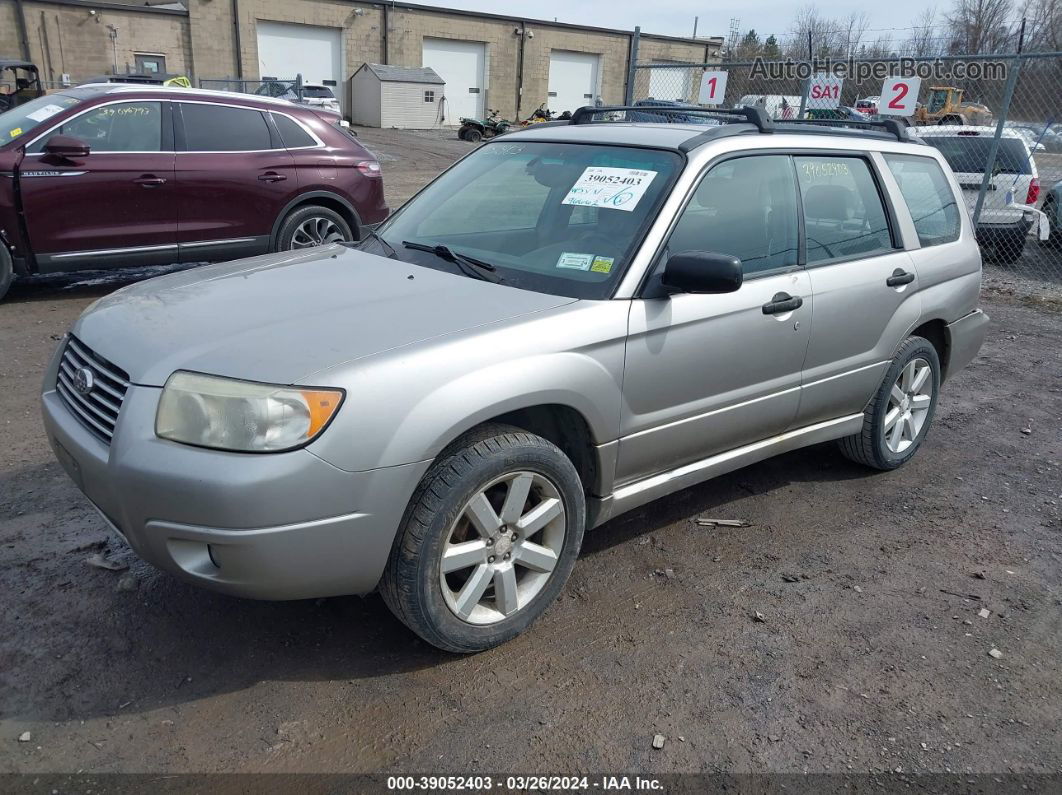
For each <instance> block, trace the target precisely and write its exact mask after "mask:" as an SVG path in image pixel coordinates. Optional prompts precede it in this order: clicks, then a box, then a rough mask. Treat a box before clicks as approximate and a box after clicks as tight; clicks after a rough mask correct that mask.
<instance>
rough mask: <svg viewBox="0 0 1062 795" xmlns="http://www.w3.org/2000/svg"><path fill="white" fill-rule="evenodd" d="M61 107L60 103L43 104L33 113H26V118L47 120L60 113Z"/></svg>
mask: <svg viewBox="0 0 1062 795" xmlns="http://www.w3.org/2000/svg"><path fill="white" fill-rule="evenodd" d="M62 112H63V108H62V106H61V105H45V106H44V107H43V108H37V110H35V111H33V113H27V114H26V118H27V119H33V120H34V121H47V120H48V119H50V118H51V117H52V116H54V115H55V114H56V113H62Z"/></svg>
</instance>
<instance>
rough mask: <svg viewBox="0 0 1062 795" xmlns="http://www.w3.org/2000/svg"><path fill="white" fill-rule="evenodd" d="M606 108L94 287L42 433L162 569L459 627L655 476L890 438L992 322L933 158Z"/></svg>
mask: <svg viewBox="0 0 1062 795" xmlns="http://www.w3.org/2000/svg"><path fill="white" fill-rule="evenodd" d="M625 112H626V111H624V110H623V109H610V108H592V109H584V111H580V112H579V113H577V114H576V117H575V118H574V119H573V123H571V124H567V125H564V124H561V125H546V124H544V125H537V126H535V127H533V128H530V129H527V130H522V131H519V132H515V133H511V134H508V135H505V136H501V137H499V138H497V139H495V140H494V141H492V142H490V143H488V144H485V145H484V146H482V147H480V148H479V149H477V150H475V151H474V152H473V153H471V154H470V155H468V156H467V157H465V158H464V159H462V160H460V161H459V162H458V163H456V164H455V165H454V166H452V167H451V168H450V169H449V170H447V171H446V172H444V173H443V174H442V175H441V176H439V177H438V178H437V179H436V180H434V181H433V182H432V183H430V184H429V185H428V186H427V187H425V188H424V189H423V190H422V191H421V192H420V193H419V194H418V195H417V196H416V197H415V198H413V199H412V200H411V201H410V202H409V203H407V204H406V205H405V206H404V207H403V208H402V209H401V210H399V211H398V212H397V213H395V215H393V216H392V217H391V218H390V219H389V220H387V221H386V222H385V223H384V224H383V225H382V226H380V227H379V228H378V229H377V230H376V231H375V232H372V233H370V234H369V235H368V236H367V237H366V238H365V239H363V240H362V241H361V242H359V243H357V244H354V245H349V246H346V245H329V246H322V247H320V248H316V249H311V250H304V251H299V252H283V253H279V254H271V255H267V256H263V257H257V258H254V259H247V260H243V261H238V262H230V263H227V264H223V265H217V266H212V267H206V268H200V269H196V270H192V271H185V272H182V273H175V274H172V275H169V276H164V277H161V278H157V279H152V280H150V281H146V282H143V283H141V284H137V285H133V286H130V287H127V288H125V289H123V290H119V291H118V292H116V293H114V294H112V295H110V296H108V297H106V298H103V299H101V300H100V301H98V302H96V303H95V304H94V305H93V306H91V307H90V308H89V309H88V310H86V312H85V313H84V314H83V315H82V316H81V318H80V319H79V320H78V321H77V322H76V324H75V325H74V327H73V329H72V330H71V331H70V333H69V334H68V335H67V336H66V338H65V339H64V340H63V342H62V344H61V345H60V346H59V349H58V351H57V352H56V356H55V358H54V360H53V361H52V363H51V366H50V368H49V370H48V372H47V374H46V376H45V382H44V390H43V392H44V393H43V411H44V420H45V426H46V428H47V432H48V437H49V440H50V442H51V444H52V447H53V449H54V450H55V453H56V455H57V457H58V459H59V460H60V461H61V462H62V464H63V466H64V468H65V469H66V471H67V472H68V473H69V475H70V476H71V477H72V478H73V479H74V481H75V482H76V483H77V485H78V487H79V488H80V489H81V490H82V491H84V493H85V494H86V495H87V496H88V498H89V499H90V500H91V501H92V502H93V504H94V505H95V506H96V507H97V508H98V509H99V511H100V513H101V514H102V515H103V516H104V517H105V518H106V520H107V522H108V523H109V524H110V525H111V526H112V527H113V529H115V530H116V531H117V532H118V533H119V534H121V536H122V537H123V538H125V539H126V540H127V541H128V543H129V544H130V545H131V546H132V548H133V549H134V550H135V551H136V552H137V553H138V554H139V555H140V556H141V557H143V558H144V559H145V560H147V561H149V562H151V563H153V564H154V565H156V566H158V567H160V568H162V569H165V570H167V571H170V572H172V573H174V574H175V575H177V576H179V577H182V578H184V579H186V580H188V581H190V582H193V583H196V584H199V585H202V586H205V587H208V588H213V589H216V590H219V591H224V592H226V593H230V594H236V595H239V596H246V597H252V598H259V599H300V598H306V597H321V596H331V595H338V594H365V593H368V592H371V591H373V590H376V589H378V590H379V591H380V592H381V593H382V595H383V598H384V599H385V601H386V602H387V604H388V605H389V606H390V608H391V609H392V610H393V611H394V613H395V614H396V615H397V616H398V617H399V618H400V619H401V620H402V621H404V622H405V623H406V624H407V625H408V626H409V627H410V628H411V629H412V630H413V631H414V632H416V633H417V634H418V635H420V636H421V637H422V638H424V639H425V640H427V641H428V642H430V643H432V644H435V645H436V646H439V647H441V648H443V649H448V650H451V651H456V652H472V651H477V650H481V649H486V648H489V647H491V646H495V645H497V644H499V643H502V642H504V641H505V640H507V639H509V638H512V637H513V636H514V635H516V634H518V633H519V632H521V631H523V630H524V629H526V628H527V627H528V626H529V625H530V624H531V623H532V622H533V621H534V620H535V619H536V618H537V617H538V616H539V615H541V614H542V612H543V611H544V610H545V609H546V608H547V607H548V606H549V604H550V603H551V602H552V601H553V600H554V599H555V598H556V596H557V594H558V593H559V592H560V590H561V588H562V587H563V586H564V583H565V580H566V579H567V577H568V575H569V573H570V572H571V570H572V567H573V565H574V563H575V559H576V557H577V556H578V554H579V548H580V544H581V542H582V539H583V533H584V531H585V530H586V529H588V528H593V527H596V526H597V525H600V524H602V523H603V522H605V521H607V520H608V519H610V518H612V517H614V516H617V515H619V514H621V513H623V512H624V511H628V510H630V509H632V508H635V507H637V506H640V505H643V504H645V503H647V502H649V501H650V500H655V499H658V498H661V497H663V496H665V495H668V494H671V493H672V492H674V491H676V490H678V489H682V488H685V487H687V486H690V485H693V484H695V483H699V482H701V481H704V480H706V479H708V478H711V477H714V476H716V475H719V474H721V473H724V472H729V471H731V470H734V469H736V468H738V467H742V466H745V465H747V464H750V463H752V462H755V461H759V460H762V459H764V458H767V457H769V456H773V455H776V454H778V453H781V452H785V451H788V450H793V449H794V448H798V447H802V446H805V445H809V444H815V443H818V442H824V441H827V440H839V442H840V450H841V452H842V453H843V454H844V455H846V456H848V457H849V458H851V459H853V460H855V461H857V462H859V463H861V464H864V465H866V466H868V467H872V468H876V469H882V470H886V469H893V468H895V467H898V466H900V465H902V464H904V463H905V462H906V461H908V460H909V459H910V458H911V457H912V456H913V455H914V454H915V452H916V451H917V450H918V448H919V446H920V445H921V443H922V442H923V440H924V439H925V437H926V434H927V432H928V430H929V427H930V424H931V422H932V419H933V413H934V409H935V407H936V403H937V399H938V396H939V391H940V386H941V383H942V382H943V381H944V380H945V379H946V378H948V377H949V376H951V375H952V374H954V373H955V372H956V371H957V370H959V369H960V368H962V367H963V366H965V365H966V364H967V363H968V362H969V361H970V360H971V359H972V358H973V357H974V355H975V354H976V353H977V350H978V348H979V347H980V345H981V343H982V340H983V338H984V334H985V330H986V326H987V323H988V319H987V317H986V316H985V315H984V314H983V313H982V312H981V311H980V310H979V309H978V308H977V303H978V295H979V289H980V280H981V257H980V254H979V251H978V248H977V245H976V243H975V242H974V235H973V230H972V228H971V223H970V218H969V217H968V214H967V213H966V211H965V209H964V204H963V200H962V194H961V191H960V190H959V187H958V185H957V184H956V182H955V179H954V177H953V175H952V174H951V172H950V170H949V169H948V166H947V163H946V162H945V161H944V160H943V159H942V157H941V155H940V154H939V153H938V152H937V151H936V150H935V149H933V148H930V147H928V146H925V145H922V144H921V143H919V142H918V141H917V140H909V139H907V136H906V134H905V133H904V132H902V131H901V130H900V128H898V127H896V126H894V125H888V124H885V125H852V126H854V127H856V128H855V129H845V128H841V127H833V126H829V127H824V126H821V125H814V124H806V123H777V124H776V123H772V122H770V121H769V120H768V119H766V118H764V117H763V115H762V112H760V111H758V110H756V109H746V110H744V111H734V112H729V113H717V114H715V116H714V117H713V118H712V120H713V121H714V122H715V124H714V126H711V125H706V124H690V123H688V121H684V122H683V123H675V124H652V123H649V124H645V123H632V122H624V121H623V120H622V119H623V117H624V113H625ZM828 124H835V123H834V122H830V123H828Z"/></svg>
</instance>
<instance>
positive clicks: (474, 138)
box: [465, 127, 483, 144]
mask: <svg viewBox="0 0 1062 795" xmlns="http://www.w3.org/2000/svg"><path fill="white" fill-rule="evenodd" d="M465 140H466V141H471V142H472V143H474V144H478V143H479V142H480V141H482V140H483V133H482V132H481V131H480V129H479V128H478V127H469V128H468V130H467V131H466V132H465Z"/></svg>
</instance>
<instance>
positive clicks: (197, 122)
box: [181, 103, 272, 152]
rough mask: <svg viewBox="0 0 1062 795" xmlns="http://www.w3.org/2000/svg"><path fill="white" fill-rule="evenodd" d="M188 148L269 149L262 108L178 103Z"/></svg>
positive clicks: (200, 150) (203, 150)
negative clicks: (258, 109) (260, 109)
mask: <svg viewBox="0 0 1062 795" xmlns="http://www.w3.org/2000/svg"><path fill="white" fill-rule="evenodd" d="M181 115H182V117H183V118H184V143H185V149H187V150H188V151H189V152H256V151H261V150H264V149H271V148H272V143H271V141H270V137H269V127H267V126H266V121H265V118H264V117H263V116H262V113H261V111H257V110H255V109H253V108H233V107H229V106H227V105H209V104H197V103H195V104H193V103H181Z"/></svg>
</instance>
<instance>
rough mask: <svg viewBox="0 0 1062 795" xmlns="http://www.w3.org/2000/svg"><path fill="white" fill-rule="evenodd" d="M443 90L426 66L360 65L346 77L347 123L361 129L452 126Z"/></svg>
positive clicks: (437, 76) (439, 80)
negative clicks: (348, 86)
mask: <svg viewBox="0 0 1062 795" xmlns="http://www.w3.org/2000/svg"><path fill="white" fill-rule="evenodd" d="M445 87H446V83H445V82H444V81H443V79H442V78H441V77H439V75H438V74H437V73H436V72H435V70H434V69H431V68H429V67H427V66H424V67H408V66H384V65H383V64H376V63H367V64H363V65H362V67H361V68H360V69H359V70H358V71H356V72H355V73H354V76H353V77H352V78H350V120H351V121H352V122H353V123H354V124H361V125H363V126H365V127H405V128H409V129H421V130H422V129H428V128H431V127H441V126H442V125H444V124H452V123H453V121H452V120H451V119H449V118H448V116H449V113H448V110H447V108H446V98H445V95H444V91H443V89H444V88H445Z"/></svg>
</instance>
